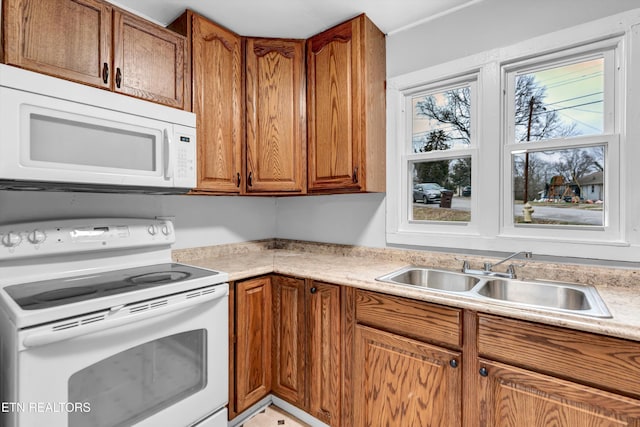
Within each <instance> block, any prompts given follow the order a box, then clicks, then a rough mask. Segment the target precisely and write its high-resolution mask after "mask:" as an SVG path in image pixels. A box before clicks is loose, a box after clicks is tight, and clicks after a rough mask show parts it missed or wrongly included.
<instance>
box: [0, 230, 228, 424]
mask: <svg viewBox="0 0 640 427" xmlns="http://www.w3.org/2000/svg"><path fill="white" fill-rule="evenodd" d="M174 242H175V231H174V228H173V224H172V222H171V221H169V220H162V219H130V218H90V219H65V220H52V221H45V222H37V223H33V222H32V223H22V224H12V225H6V226H0V344H1V352H0V358H1V362H2V363H1V365H2V367H1V369H2V371H0V374H1V376H2V379H3V380H2V387H1V388H0V393H1V395H0V400H1V401H2V403H1V405H2V408H0V409H1V410H0V416H1V417H2V420H1V421H2V422H1V425H3V426H6V427H32V426H33V427H35V426H43V425H46V426H48V427H86V426H100V427H113V426H133V425H135V426H139V427H143V426H172V427H174V426H175V427H181V426H185V427H187V426H193V425H198V426H203V427H204V426H207V427H209V426H215V427H218V426H220V427H222V426H226V424H227V413H226V408H225V405H226V403H227V401H228V294H229V288H228V284H227V283H226V282H227V280H228V276H227V274H226V273H222V272H219V271H214V270H208V269H203V268H196V267H192V266H188V265H184V264H179V263H174V262H172V260H171V245H172V244H173V243H174Z"/></svg>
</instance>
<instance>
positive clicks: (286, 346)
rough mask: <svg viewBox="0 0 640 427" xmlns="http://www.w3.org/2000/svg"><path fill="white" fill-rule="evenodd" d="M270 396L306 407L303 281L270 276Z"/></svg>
mask: <svg viewBox="0 0 640 427" xmlns="http://www.w3.org/2000/svg"><path fill="white" fill-rule="evenodd" d="M271 286H272V293H273V356H272V363H273V367H272V369H271V371H272V376H273V381H272V387H273V393H274V394H275V395H277V396H278V397H280V398H282V399H284V400H286V401H288V402H289V403H291V404H293V405H295V406H297V407H299V408H304V407H305V385H306V382H305V376H306V375H305V353H306V348H307V346H306V325H305V322H306V309H305V283H304V280H302V279H295V278H291V277H285V276H277V275H273V276H272V277H271Z"/></svg>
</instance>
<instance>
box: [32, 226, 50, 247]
mask: <svg viewBox="0 0 640 427" xmlns="http://www.w3.org/2000/svg"><path fill="white" fill-rule="evenodd" d="M46 238H47V235H46V234H44V231H42V230H38V229H35V230H33V231H32V232H31V233H29V235H28V236H27V239H28V240H29V241H30V242H31V243H33V244H34V245H37V244H39V243H42V242H44V241H45V239H46Z"/></svg>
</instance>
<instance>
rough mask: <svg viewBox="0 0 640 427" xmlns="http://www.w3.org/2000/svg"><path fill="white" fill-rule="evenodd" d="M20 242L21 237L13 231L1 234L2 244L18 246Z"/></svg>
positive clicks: (9, 246)
mask: <svg viewBox="0 0 640 427" xmlns="http://www.w3.org/2000/svg"><path fill="white" fill-rule="evenodd" d="M21 242H22V237H20V234H18V233H15V232H13V231H10V232H8V233H7V234H5V235H4V236H2V244H3V245H4V246H6V247H8V248H12V247H14V246H18V245H19V244H20V243H21Z"/></svg>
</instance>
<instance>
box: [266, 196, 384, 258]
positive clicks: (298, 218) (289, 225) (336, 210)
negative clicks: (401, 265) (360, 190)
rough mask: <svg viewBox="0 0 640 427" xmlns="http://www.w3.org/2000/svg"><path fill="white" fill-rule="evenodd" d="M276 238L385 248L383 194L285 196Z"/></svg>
mask: <svg viewBox="0 0 640 427" xmlns="http://www.w3.org/2000/svg"><path fill="white" fill-rule="evenodd" d="M277 206H278V215H277V217H276V236H277V237H280V238H284V239H298V240H310V241H314V242H331V243H342V244H353V245H361V246H373V247H383V246H385V244H386V243H385V197H384V194H380V193H372V194H343V195H333V196H304V197H283V198H280V199H278V202H277Z"/></svg>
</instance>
